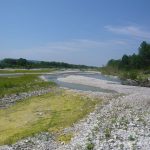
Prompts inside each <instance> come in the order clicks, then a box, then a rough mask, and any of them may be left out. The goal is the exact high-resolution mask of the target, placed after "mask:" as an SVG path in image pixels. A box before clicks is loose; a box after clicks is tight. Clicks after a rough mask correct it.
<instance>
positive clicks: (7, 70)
mask: <svg viewBox="0 0 150 150" xmlns="http://www.w3.org/2000/svg"><path fill="white" fill-rule="evenodd" d="M56 70H57V69H56V68H49V69H1V70H0V74H5V73H6V74H9V73H49V72H52V71H56Z"/></svg>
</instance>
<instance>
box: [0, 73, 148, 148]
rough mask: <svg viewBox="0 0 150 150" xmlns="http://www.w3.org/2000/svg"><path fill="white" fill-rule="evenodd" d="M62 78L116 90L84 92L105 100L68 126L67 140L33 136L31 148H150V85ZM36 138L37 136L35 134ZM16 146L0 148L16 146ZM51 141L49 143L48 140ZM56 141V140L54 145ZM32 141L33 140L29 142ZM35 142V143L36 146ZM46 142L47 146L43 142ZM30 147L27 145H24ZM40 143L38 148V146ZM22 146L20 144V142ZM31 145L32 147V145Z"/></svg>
mask: <svg viewBox="0 0 150 150" xmlns="http://www.w3.org/2000/svg"><path fill="white" fill-rule="evenodd" d="M58 80H60V81H65V82H69V83H78V84H84V85H90V86H95V87H100V88H104V89H109V90H115V91H116V92H117V93H103V92H91V91H89V92H83V91H77V90H73V91H74V92H80V93H84V94H87V96H89V97H92V98H93V97H99V98H102V99H103V100H104V103H103V104H102V105H101V106H97V107H96V109H95V111H94V112H92V113H90V114H89V116H88V117H87V118H85V119H83V120H81V121H80V122H78V123H77V124H74V126H72V127H70V128H67V129H65V130H69V131H70V130H71V131H73V132H74V137H73V138H72V139H71V141H70V143H68V144H63V143H62V144H60V143H59V144H58V145H57V144H56V143H55V142H54V141H52V142H51V140H52V139H49V140H48V142H45V143H46V144H44V142H43V140H41V141H40V140H38V142H37V140H33V138H31V139H32V142H33V144H32V149H38V150H45V149H47V150H51V149H57V150H92V149H93V150H111V149H112V150H149V149H150V88H145V87H137V86H136V87H135V86H125V85H119V84H114V83H113V82H110V81H104V80H100V79H94V78H90V77H83V76H79V75H71V76H67V77H66V78H59V79H58ZM31 139H30V140H31ZM35 139H36V138H35ZM20 143H25V142H22V141H21V142H18V143H17V144H15V145H13V146H9V147H8V146H6V147H5V148H4V147H2V148H1V147H0V149H3V150H8V149H13V150H14V149H15V150H16V148H15V147H18V145H19V146H20V145H21V144H20ZM47 143H49V145H48V144H47ZM53 143H55V144H54V145H53ZM30 144H31V143H30ZM34 145H35V146H34ZM44 145H45V146H44ZM25 147H26V149H28V145H26V146H25ZM37 147H38V148H37ZM20 149H21V146H20ZM29 149H30V148H29Z"/></svg>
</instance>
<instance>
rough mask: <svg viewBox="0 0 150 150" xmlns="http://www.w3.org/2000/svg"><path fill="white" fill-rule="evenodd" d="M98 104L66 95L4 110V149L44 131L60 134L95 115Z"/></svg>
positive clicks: (0, 125)
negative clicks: (7, 145)
mask: <svg viewBox="0 0 150 150" xmlns="http://www.w3.org/2000/svg"><path fill="white" fill-rule="evenodd" d="M97 103H98V101H97V100H90V99H87V98H86V97H83V96H82V97H81V96H80V95H77V94H73V93H68V92H65V91H59V92H58V91H56V92H53V93H49V94H45V95H42V96H38V97H32V98H29V99H27V100H25V101H22V102H18V103H17V104H16V105H14V106H11V107H10V108H7V109H4V110H0V145H3V144H12V143H14V142H16V141H18V140H20V139H22V138H25V137H27V136H32V135H34V134H36V133H39V132H41V131H49V132H51V131H54V130H55V131H56V130H57V131H60V130H62V129H64V128H66V127H69V126H71V125H72V124H73V123H75V122H77V121H78V120H80V119H81V118H83V117H85V115H87V114H88V113H89V112H91V111H93V110H94V108H95V105H96V104H97ZM67 139H68V138H67Z"/></svg>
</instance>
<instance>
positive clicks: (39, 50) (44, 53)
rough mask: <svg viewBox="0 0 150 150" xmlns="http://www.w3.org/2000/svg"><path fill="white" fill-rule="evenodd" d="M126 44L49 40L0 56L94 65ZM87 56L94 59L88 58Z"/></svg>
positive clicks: (109, 41) (3, 52) (113, 41)
mask: <svg viewBox="0 0 150 150" xmlns="http://www.w3.org/2000/svg"><path fill="white" fill-rule="evenodd" d="M122 45H123V46H122ZM127 45H128V44H127V41H124V40H118V39H116V40H105V41H104V40H103V41H99V40H91V39H74V40H69V41H63V42H49V43H47V44H45V45H43V46H35V47H33V48H28V49H14V50H11V51H9V50H5V51H0V56H1V58H6V57H11V58H20V57H23V58H27V59H34V60H49V61H53V60H55V61H65V62H70V63H77V64H78V63H80V64H89V65H90V64H94V65H95V64H96V62H99V63H100V61H105V62H106V60H107V57H108V55H109V54H111V55H114V54H115V53H116V51H118V52H120V53H121V50H120V47H125V46H127ZM113 51H114V52H113ZM101 56H103V58H101V59H100V57H101ZM89 57H92V58H94V59H89ZM104 59H105V60H104ZM101 63H102V62H101ZM97 64H98V63H97Z"/></svg>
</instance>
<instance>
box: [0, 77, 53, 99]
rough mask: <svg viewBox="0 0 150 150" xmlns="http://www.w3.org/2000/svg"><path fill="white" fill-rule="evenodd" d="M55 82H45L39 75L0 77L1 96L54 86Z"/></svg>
mask: <svg viewBox="0 0 150 150" xmlns="http://www.w3.org/2000/svg"><path fill="white" fill-rule="evenodd" d="M54 85H55V83H53V82H45V81H43V80H42V79H40V78H39V77H38V76H37V75H22V76H13V77H0V98H1V97H3V96H4V95H10V94H17V93H20V92H28V91H34V90H38V89H40V88H47V87H51V86H54Z"/></svg>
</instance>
